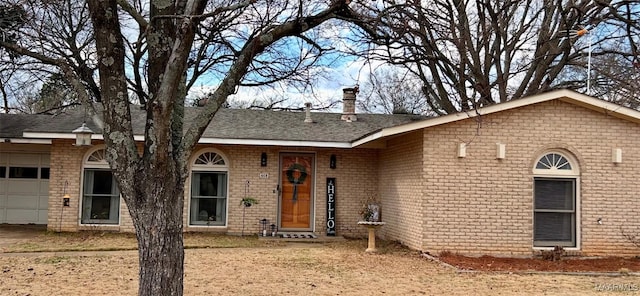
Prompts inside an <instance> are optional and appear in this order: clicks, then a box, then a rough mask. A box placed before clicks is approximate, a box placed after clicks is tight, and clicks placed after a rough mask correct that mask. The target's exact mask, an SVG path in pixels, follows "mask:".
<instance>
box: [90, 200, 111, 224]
mask: <svg viewBox="0 0 640 296" xmlns="http://www.w3.org/2000/svg"><path fill="white" fill-rule="evenodd" d="M90 213H91V214H90V219H92V220H109V217H110V216H111V215H110V214H111V197H110V196H94V197H92V198H91V210H90Z"/></svg>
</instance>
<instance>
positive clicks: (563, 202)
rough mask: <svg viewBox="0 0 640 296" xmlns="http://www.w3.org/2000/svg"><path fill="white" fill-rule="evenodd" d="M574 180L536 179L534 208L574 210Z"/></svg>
mask: <svg viewBox="0 0 640 296" xmlns="http://www.w3.org/2000/svg"><path fill="white" fill-rule="evenodd" d="M574 188H575V180H574V179H566V180H563V179H536V180H535V186H534V193H535V208H536V209H545V210H569V211H573V210H574V197H575V193H574V192H575V190H574Z"/></svg>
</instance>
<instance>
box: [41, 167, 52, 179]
mask: <svg viewBox="0 0 640 296" xmlns="http://www.w3.org/2000/svg"><path fill="white" fill-rule="evenodd" d="M49 171H50V169H49V168H41V169H40V179H49Z"/></svg>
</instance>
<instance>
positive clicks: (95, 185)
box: [81, 147, 120, 225]
mask: <svg viewBox="0 0 640 296" xmlns="http://www.w3.org/2000/svg"><path fill="white" fill-rule="evenodd" d="M83 166H84V170H83V174H84V177H83V180H84V181H83V186H82V210H81V212H82V213H81V217H82V218H81V222H82V224H111V225H117V224H118V223H119V219H120V193H119V191H118V185H117V184H116V180H115V179H114V178H113V174H111V169H109V165H108V164H107V160H106V158H105V150H104V147H102V148H98V149H95V150H92V151H90V153H88V155H87V156H86V157H85V160H84V162H83Z"/></svg>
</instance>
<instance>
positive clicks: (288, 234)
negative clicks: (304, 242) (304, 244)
mask: <svg viewBox="0 0 640 296" xmlns="http://www.w3.org/2000/svg"><path fill="white" fill-rule="evenodd" d="M279 235H280V237H282V238H318V236H317V235H315V234H313V233H311V232H281V233H279Z"/></svg>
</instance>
